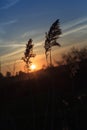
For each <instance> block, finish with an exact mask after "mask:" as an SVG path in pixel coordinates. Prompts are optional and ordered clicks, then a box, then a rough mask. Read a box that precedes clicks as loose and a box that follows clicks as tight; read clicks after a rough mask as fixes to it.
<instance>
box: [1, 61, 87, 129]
mask: <svg viewBox="0 0 87 130" xmlns="http://www.w3.org/2000/svg"><path fill="white" fill-rule="evenodd" d="M4 129H5V130H87V61H86V62H85V63H81V65H80V70H79V71H78V72H77V73H76V75H75V76H74V77H73V78H71V77H70V75H69V73H68V71H67V69H66V66H60V67H55V68H49V69H46V70H41V71H38V72H35V73H32V74H27V75H26V74H21V75H19V76H15V77H8V78H1V79H0V130H4Z"/></svg>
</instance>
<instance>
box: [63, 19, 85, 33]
mask: <svg viewBox="0 0 87 130" xmlns="http://www.w3.org/2000/svg"><path fill="white" fill-rule="evenodd" d="M85 22H87V17H84V18H79V19H76V20H72V21H70V22H68V23H66V24H64V25H63V30H64V31H65V30H68V29H70V28H73V27H75V26H78V25H81V24H84V23H85Z"/></svg>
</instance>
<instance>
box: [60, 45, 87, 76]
mask: <svg viewBox="0 0 87 130" xmlns="http://www.w3.org/2000/svg"><path fill="white" fill-rule="evenodd" d="M86 59H87V48H81V49H77V48H74V47H73V48H71V50H70V51H69V52H68V53H67V54H63V55H62V60H63V61H62V64H66V65H67V69H68V71H69V73H70V75H71V77H73V76H75V75H76V73H77V72H78V70H79V64H80V62H82V61H85V60H86Z"/></svg>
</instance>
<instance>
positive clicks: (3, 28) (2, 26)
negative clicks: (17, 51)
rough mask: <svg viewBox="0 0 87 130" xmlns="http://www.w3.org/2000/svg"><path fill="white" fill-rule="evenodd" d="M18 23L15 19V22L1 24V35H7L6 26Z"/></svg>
mask: <svg viewBox="0 0 87 130" xmlns="http://www.w3.org/2000/svg"><path fill="white" fill-rule="evenodd" d="M16 22H17V20H16V19H14V20H10V21H7V22H3V23H0V34H5V33H6V32H5V26H8V25H11V24H14V23H16Z"/></svg>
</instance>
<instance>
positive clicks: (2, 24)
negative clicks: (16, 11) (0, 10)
mask: <svg viewBox="0 0 87 130" xmlns="http://www.w3.org/2000/svg"><path fill="white" fill-rule="evenodd" d="M16 22H17V20H16V19H14V20H10V21H7V22H3V23H0V26H5V25H10V24H14V23H16Z"/></svg>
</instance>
